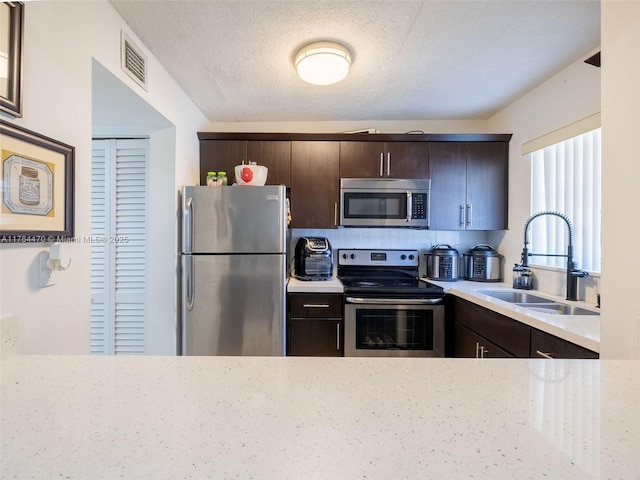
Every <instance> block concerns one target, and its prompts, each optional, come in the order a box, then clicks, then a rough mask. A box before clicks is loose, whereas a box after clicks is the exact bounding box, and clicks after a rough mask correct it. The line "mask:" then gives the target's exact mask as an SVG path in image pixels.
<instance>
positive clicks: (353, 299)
mask: <svg viewBox="0 0 640 480" xmlns="http://www.w3.org/2000/svg"><path fill="white" fill-rule="evenodd" d="M418 262H419V254H418V251H417V250H363V249H340V250H338V278H339V279H340V281H341V282H342V284H343V285H344V292H345V293H344V302H345V306H344V354H345V356H346V357H443V356H444V292H443V289H442V288H441V287H438V286H437V285H433V284H431V283H427V282H424V281H422V280H420V279H419V278H418Z"/></svg>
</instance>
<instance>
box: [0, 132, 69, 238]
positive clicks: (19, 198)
mask: <svg viewBox="0 0 640 480" xmlns="http://www.w3.org/2000/svg"><path fill="white" fill-rule="evenodd" d="M0 146H1V147H2V148H1V149H0V150H1V153H2V156H1V169H0V175H1V178H2V189H0V242H1V243H7V242H12V243H25V242H38V243H48V242H58V241H64V239H65V238H70V237H73V233H74V232H73V211H74V206H73V197H74V184H73V182H74V162H75V148H74V147H71V146H69V145H65V144H64V143H60V142H58V141H56V140H53V139H51V138H47V137H44V136H42V135H40V134H38V133H35V132H32V131H29V130H26V129H23V128H20V127H17V126H15V125H12V124H11V123H8V122H5V121H3V120H0Z"/></svg>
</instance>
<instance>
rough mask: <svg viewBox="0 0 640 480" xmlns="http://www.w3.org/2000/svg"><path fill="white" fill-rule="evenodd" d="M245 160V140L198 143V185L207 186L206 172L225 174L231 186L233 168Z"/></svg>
mask: <svg viewBox="0 0 640 480" xmlns="http://www.w3.org/2000/svg"><path fill="white" fill-rule="evenodd" d="M246 159H247V142H246V140H202V141H200V185H206V184H207V172H227V180H228V182H229V185H231V184H232V183H233V182H235V174H234V173H233V171H234V169H235V166H236V165H240V163H242V161H243V160H245V161H246Z"/></svg>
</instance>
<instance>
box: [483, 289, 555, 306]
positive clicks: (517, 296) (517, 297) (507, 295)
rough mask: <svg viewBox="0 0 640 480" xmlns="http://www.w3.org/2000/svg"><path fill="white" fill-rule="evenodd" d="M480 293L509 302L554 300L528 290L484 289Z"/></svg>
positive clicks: (547, 301)
mask: <svg viewBox="0 0 640 480" xmlns="http://www.w3.org/2000/svg"><path fill="white" fill-rule="evenodd" d="M478 293H483V294H484V295H488V296H489V297H493V298H497V299H498V300H502V301H503V302H509V303H551V302H553V300H549V299H548V298H542V297H538V296H536V295H531V294H530V293H526V292H503V291H499V290H484V291H480V292H478Z"/></svg>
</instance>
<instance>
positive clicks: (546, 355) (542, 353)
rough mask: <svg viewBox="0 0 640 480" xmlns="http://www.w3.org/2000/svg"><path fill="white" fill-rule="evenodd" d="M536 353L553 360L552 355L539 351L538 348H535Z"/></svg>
mask: <svg viewBox="0 0 640 480" xmlns="http://www.w3.org/2000/svg"><path fill="white" fill-rule="evenodd" d="M536 355H538V356H540V357H542V358H549V359H551V360H553V357H552V356H551V355H549V354H548V353H545V352H541V351H540V350H536Z"/></svg>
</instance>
